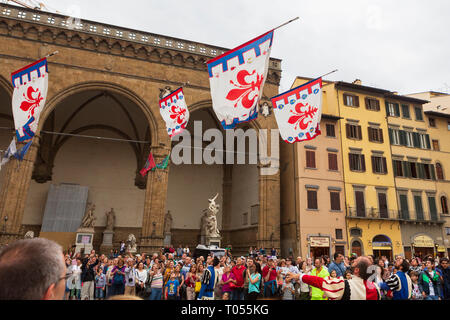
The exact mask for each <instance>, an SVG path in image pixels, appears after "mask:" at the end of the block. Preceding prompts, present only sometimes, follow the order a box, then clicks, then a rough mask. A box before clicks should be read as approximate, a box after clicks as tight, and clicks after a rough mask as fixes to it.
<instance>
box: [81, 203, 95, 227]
mask: <svg viewBox="0 0 450 320" xmlns="http://www.w3.org/2000/svg"><path fill="white" fill-rule="evenodd" d="M88 206H89V209H88V211H87V212H86V214H85V216H84V218H83V221H82V222H81V227H82V228H93V227H94V221H95V219H96V218H95V217H94V210H95V204H94V205H91V203H89V204H88Z"/></svg>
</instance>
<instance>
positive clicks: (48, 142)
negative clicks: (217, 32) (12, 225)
mask: <svg viewBox="0 0 450 320" xmlns="http://www.w3.org/2000/svg"><path fill="white" fill-rule="evenodd" d="M121 90H122V91H121V92H118V91H117V90H109V88H108V86H107V85H105V88H104V89H99V88H97V87H95V86H93V87H92V88H90V87H89V86H87V87H84V88H83V90H72V88H71V89H69V90H68V91H67V92H66V93H64V94H61V95H60V96H57V98H56V99H55V98H54V99H53V103H52V102H50V103H49V104H48V105H47V107H46V110H45V112H43V116H42V117H41V123H40V129H41V132H40V136H41V139H40V148H39V150H38V154H37V157H36V161H35V166H34V171H33V179H32V181H31V183H30V189H29V193H28V198H27V203H26V206H25V212H24V216H23V222H22V224H23V225H25V228H27V227H28V228H33V227H34V228H40V230H39V229H38V230H36V231H38V232H39V231H42V232H45V233H46V234H47V233H53V234H55V235H57V234H58V233H73V232H76V230H73V229H74V227H73V226H74V225H79V223H81V220H80V219H82V217H83V215H84V213H85V212H84V211H85V208H86V203H87V202H91V203H92V204H94V205H95V206H96V209H95V217H96V221H95V235H94V248H96V249H98V248H99V246H100V244H101V243H102V231H103V229H104V226H105V225H106V216H105V213H106V212H108V211H110V210H111V208H113V209H114V211H115V214H116V223H115V228H114V232H115V233H114V239H113V241H114V245H115V246H117V245H118V243H120V241H121V240H126V238H127V236H128V234H129V233H133V234H134V235H135V236H136V238H138V239H139V236H140V232H141V227H142V219H143V212H144V203H145V192H146V190H145V186H146V179H144V178H142V177H141V176H140V175H139V170H140V169H142V167H143V165H144V163H145V159H146V157H147V155H148V152H149V150H150V144H151V141H152V138H153V137H152V133H151V129H150V128H151V127H150V125H151V124H149V121H148V118H147V116H146V114H145V112H143V107H142V106H141V105H138V104H137V103H136V102H135V101H134V100H133V99H132V98H131V97H134V95H133V94H132V93H130V95H127V94H126V91H125V90H123V88H121ZM55 133H57V134H55ZM91 137H98V138H95V139H93V138H91ZM123 140H128V141H123ZM141 142H142V143H141ZM73 208H78V209H77V210H75V209H73ZM74 210H75V211H74ZM71 219H72V220H74V219H77V221H76V222H74V221H72V223H69V222H67V221H69V220H71ZM55 240H59V239H55ZM59 242H60V243H63V242H62V240H61V241H59Z"/></svg>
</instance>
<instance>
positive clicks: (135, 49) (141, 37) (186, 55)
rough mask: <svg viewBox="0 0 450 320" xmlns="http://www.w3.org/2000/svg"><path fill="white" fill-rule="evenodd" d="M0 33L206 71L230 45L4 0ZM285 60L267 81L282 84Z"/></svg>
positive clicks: (0, 9)
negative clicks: (196, 40)
mask: <svg viewBox="0 0 450 320" xmlns="http://www.w3.org/2000/svg"><path fill="white" fill-rule="evenodd" d="M0 34H4V35H7V36H9V37H15V38H21V39H27V40H34V41H39V42H42V43H48V44H52V45H59V46H64V47H70V48H77V49H84V50H89V51H95V52H99V53H105V54H111V55H116V56H125V57H128V58H133V59H138V60H145V61H151V62H156V63H163V64H170V65H175V66H179V67H186V68H189V69H195V70H202V71H206V61H208V60H209V59H211V58H214V57H216V56H218V55H220V54H222V53H223V52H225V51H227V50H228V49H226V48H221V47H216V46H211V45H207V44H203V43H198V42H192V41H189V40H183V39H178V38H173V37H168V36H162V35H157V34H153V33H147V32H143V31H138V30H133V29H127V28H121V27H117V26H112V25H107V24H102V23H98V22H93V21H89V20H75V19H73V18H70V17H67V16H63V15H59V14H53V13H49V12H44V11H38V10H32V9H27V8H22V7H17V6H12V5H7V4H0ZM280 78H281V60H280V59H274V58H271V59H270V64H269V73H268V79H267V82H269V83H271V84H275V85H279V83H280Z"/></svg>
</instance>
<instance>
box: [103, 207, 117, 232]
mask: <svg viewBox="0 0 450 320" xmlns="http://www.w3.org/2000/svg"><path fill="white" fill-rule="evenodd" d="M115 223H116V214H115V213H114V209H113V208H111V211H110V212H106V229H105V230H106V231H113V229H114V224H115Z"/></svg>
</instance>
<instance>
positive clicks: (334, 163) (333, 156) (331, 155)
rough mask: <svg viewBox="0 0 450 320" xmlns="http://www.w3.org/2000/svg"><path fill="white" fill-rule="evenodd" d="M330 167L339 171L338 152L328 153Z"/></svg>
mask: <svg viewBox="0 0 450 320" xmlns="http://www.w3.org/2000/svg"><path fill="white" fill-rule="evenodd" d="M328 169H329V170H333V171H337V170H338V160H337V154H336V153H329V154H328Z"/></svg>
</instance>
